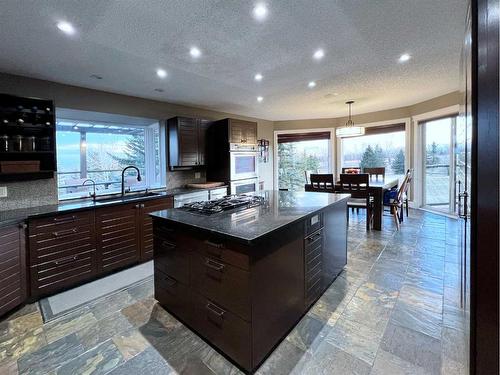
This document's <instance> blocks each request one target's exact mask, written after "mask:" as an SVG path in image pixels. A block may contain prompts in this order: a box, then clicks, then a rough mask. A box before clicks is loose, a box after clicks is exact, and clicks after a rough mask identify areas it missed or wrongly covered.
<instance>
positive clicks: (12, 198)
mask: <svg viewBox="0 0 500 375" xmlns="http://www.w3.org/2000/svg"><path fill="white" fill-rule="evenodd" d="M0 186H5V187H7V197H6V198H0V211H7V210H15V209H17V208H28V207H36V206H45V205H48V204H55V203H57V183H56V180H55V179H54V178H52V179H48V180H34V181H20V182H9V183H0Z"/></svg>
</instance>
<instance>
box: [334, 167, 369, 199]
mask: <svg viewBox="0 0 500 375" xmlns="http://www.w3.org/2000/svg"><path fill="white" fill-rule="evenodd" d="M369 188H370V176H369V175H368V173H360V174H352V173H342V174H341V175H340V191H341V192H343V193H349V194H351V197H352V198H368V197H369Z"/></svg>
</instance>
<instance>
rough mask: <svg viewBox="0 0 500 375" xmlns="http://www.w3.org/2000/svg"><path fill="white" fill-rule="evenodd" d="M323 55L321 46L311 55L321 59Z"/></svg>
mask: <svg viewBox="0 0 500 375" xmlns="http://www.w3.org/2000/svg"><path fill="white" fill-rule="evenodd" d="M324 56H325V51H323V50H322V49H321V48H320V49H319V50H317V51H316V52H314V55H313V57H314V58H315V59H316V60H321V59H322V58H323V57H324Z"/></svg>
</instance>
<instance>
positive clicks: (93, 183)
mask: <svg viewBox="0 0 500 375" xmlns="http://www.w3.org/2000/svg"><path fill="white" fill-rule="evenodd" d="M87 182H92V186H93V187H94V192H93V193H89V195H90V196H91V197H92V199H93V200H94V201H95V198H96V196H97V195H96V193H95V181H94V180H92V179H91V178H88V179H86V180H85V181H83V184H82V186H85V184H86V183H87Z"/></svg>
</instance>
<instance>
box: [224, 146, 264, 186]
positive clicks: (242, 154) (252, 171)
mask: <svg viewBox="0 0 500 375" xmlns="http://www.w3.org/2000/svg"><path fill="white" fill-rule="evenodd" d="M229 154H230V163H229V164H230V168H231V171H230V177H231V181H236V180H244V179H249V178H257V177H258V170H257V169H258V165H259V163H258V159H257V152H254V151H231V152H229Z"/></svg>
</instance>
